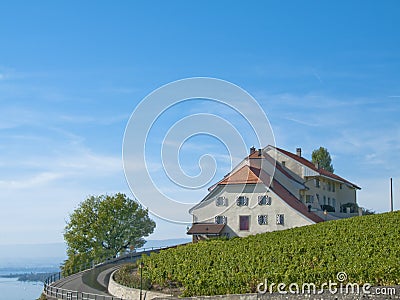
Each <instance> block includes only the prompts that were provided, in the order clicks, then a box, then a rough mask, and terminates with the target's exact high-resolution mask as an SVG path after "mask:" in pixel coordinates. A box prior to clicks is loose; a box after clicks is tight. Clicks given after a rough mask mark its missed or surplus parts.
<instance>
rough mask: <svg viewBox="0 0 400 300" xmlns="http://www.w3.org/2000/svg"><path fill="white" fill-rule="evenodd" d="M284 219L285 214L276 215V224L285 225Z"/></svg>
mask: <svg viewBox="0 0 400 300" xmlns="http://www.w3.org/2000/svg"><path fill="white" fill-rule="evenodd" d="M284 221H285V216H284V215H283V214H277V215H276V224H277V225H283V224H284Z"/></svg>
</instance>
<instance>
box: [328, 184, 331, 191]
mask: <svg viewBox="0 0 400 300" xmlns="http://www.w3.org/2000/svg"><path fill="white" fill-rule="evenodd" d="M328 191H329V192H330V191H331V183H330V182H328Z"/></svg>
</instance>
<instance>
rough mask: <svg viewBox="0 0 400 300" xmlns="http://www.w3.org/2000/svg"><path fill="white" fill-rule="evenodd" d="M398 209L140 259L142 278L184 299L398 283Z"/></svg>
mask: <svg viewBox="0 0 400 300" xmlns="http://www.w3.org/2000/svg"><path fill="white" fill-rule="evenodd" d="M399 241H400V212H393V213H385V214H379V215H370V216H363V217H355V218H350V219H345V220H339V221H330V222H325V223H319V224H316V225H311V226H305V227H299V228H294V229H289V230H285V231H277V232H270V233H264V234H259V235H255V236H250V237H247V238H234V239H231V240H210V241H206V242H200V243H197V244H190V245H187V246H181V247H177V248H175V249H169V250H163V251H161V252H160V253H158V254H151V255H150V256H143V257H142V261H143V262H144V266H145V267H144V270H143V273H144V274H145V276H146V278H147V279H149V280H150V281H151V282H152V283H153V284H155V285H157V286H168V285H170V284H171V283H174V284H175V285H178V286H181V287H182V291H183V294H182V295H183V296H192V295H216V294H231V293H250V292H255V291H256V287H257V284H258V283H260V282H264V280H265V279H267V280H268V282H275V283H280V282H282V283H285V284H286V285H289V284H290V283H294V282H297V283H298V284H300V285H301V284H302V283H306V282H308V283H310V282H312V283H315V284H316V285H317V286H320V285H321V284H322V283H324V282H327V281H329V280H332V281H335V282H337V280H336V274H337V273H338V272H346V273H347V276H348V282H352V283H359V284H364V283H370V284H372V285H395V284H400V244H399Z"/></svg>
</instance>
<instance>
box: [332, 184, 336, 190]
mask: <svg viewBox="0 0 400 300" xmlns="http://www.w3.org/2000/svg"><path fill="white" fill-rule="evenodd" d="M335 189H336V183H332V192H335Z"/></svg>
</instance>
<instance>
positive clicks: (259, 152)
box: [258, 148, 262, 156]
mask: <svg viewBox="0 0 400 300" xmlns="http://www.w3.org/2000/svg"><path fill="white" fill-rule="evenodd" d="M261 154H262V150H261V148H260V149H258V156H261Z"/></svg>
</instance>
